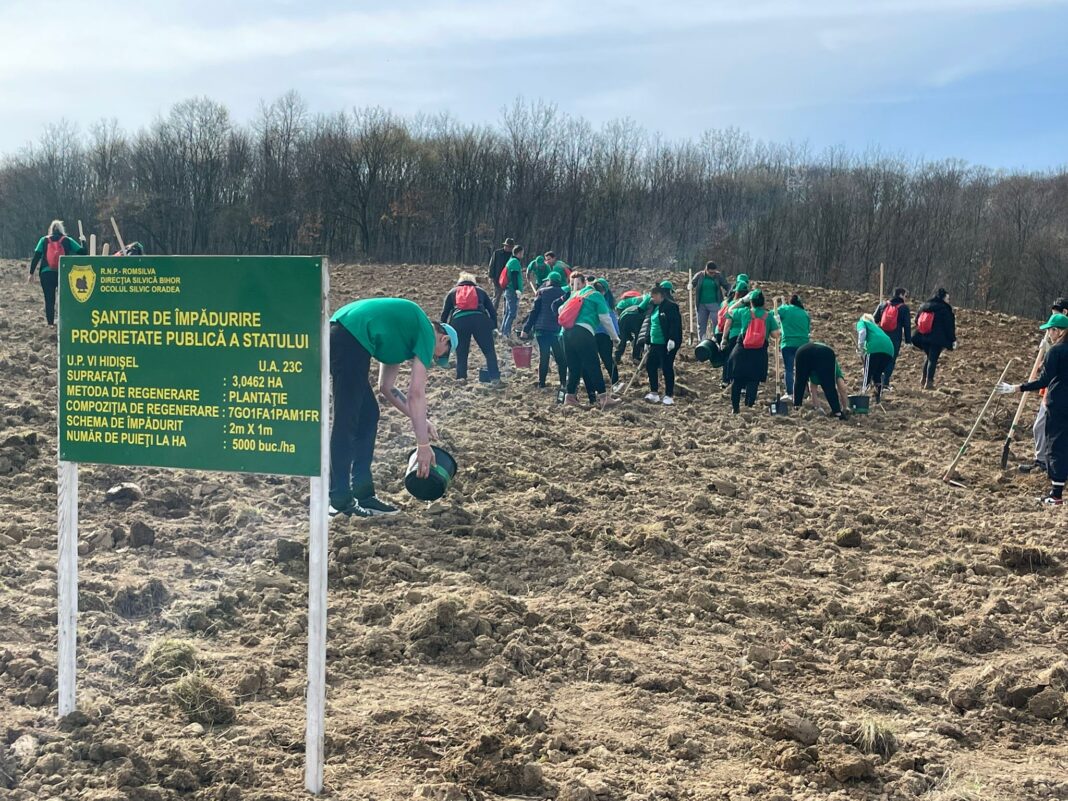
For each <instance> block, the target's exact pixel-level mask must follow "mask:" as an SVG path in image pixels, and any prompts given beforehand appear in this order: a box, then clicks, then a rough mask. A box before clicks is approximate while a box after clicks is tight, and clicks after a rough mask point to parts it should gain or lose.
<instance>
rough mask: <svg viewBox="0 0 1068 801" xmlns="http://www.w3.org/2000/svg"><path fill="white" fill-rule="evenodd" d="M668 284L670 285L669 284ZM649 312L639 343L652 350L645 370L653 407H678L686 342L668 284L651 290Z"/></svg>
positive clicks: (680, 317)
mask: <svg viewBox="0 0 1068 801" xmlns="http://www.w3.org/2000/svg"><path fill="white" fill-rule="evenodd" d="M665 283H668V282H665ZM649 297H650V303H649V311H648V313H647V314H646V316H645V321H644V322H643V323H642V329H641V332H640V333H639V334H638V341H639V342H640V343H642V344H643V345H646V346H648V348H649V356H648V358H647V359H646V362H645V370H646V373H647V374H648V376H649V393H648V394H647V395H646V396H645V399H646V400H647V401H648V402H649V403H661V402H662V403H663V404H664V405H665V406H671V405H673V404H674V403H675V356H677V355H678V352H679V344H680V343H681V342H682V313H681V312H680V311H679V304H678V303H676V302H675V301H674V299H673V298H672V297H671V293H670V291H669V290H667V289H665V288H664V284H657V285H656V286H654V287H653V288H652V289H651V290H649ZM661 372H663V374H664V397H663V399H662V400H661V397H660V373H661Z"/></svg>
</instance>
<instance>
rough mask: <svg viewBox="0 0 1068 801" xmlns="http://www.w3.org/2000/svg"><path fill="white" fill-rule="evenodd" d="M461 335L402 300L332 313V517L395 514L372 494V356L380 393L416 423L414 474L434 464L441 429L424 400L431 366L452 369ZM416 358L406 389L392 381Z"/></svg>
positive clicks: (374, 434)
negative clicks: (435, 442)
mask: <svg viewBox="0 0 1068 801" xmlns="http://www.w3.org/2000/svg"><path fill="white" fill-rule="evenodd" d="M458 343H459V338H458V336H457V334H456V330H455V329H454V328H453V327H452V326H451V325H449V324H447V323H438V322H431V320H430V318H429V317H427V315H426V312H424V311H423V310H422V309H421V308H419V305H418V304H416V303H414V302H412V301H410V300H407V299H405V298H369V299H367V300H357V301H355V302H354V303H349V304H348V305H347V306H342V307H341V308H340V309H338V310H337V311H336V312H334V316H333V317H331V318H330V378H331V380H332V384H333V395H334V413H333V416H332V423H333V425H332V426H331V429H330V510H329V511H330V514H332V515H336V514H343V515H349V516H356V517H374V516H376V515H391V514H396V513H397V507H395V506H392V505H391V504H388V503H386V502H385V501H382V500H380V499H379V498H378V496H377V495H375V486H374V480H373V479H372V478H371V462H372V461H373V460H374V454H375V439H377V437H378V416H379V410H378V400H377V398H376V397H375V392H374V390H372V389H371V382H370V380H369V373H370V370H371V359H375V360H377V361H378V363H379V364H380V365H381V367H380V369H379V373H378V394H379V395H381V396H382V397H383V398H385V399H386V400H387V401H389V403H390V405H392V406H393V407H394V408H395V409H397V410H398V411H399V412H400V413H401V414H403V415H404V416H405V417H407V418H408V419H409V420H411V422H412V431H413V432H414V433H415V444H416V449H415V459H416V474H417V475H418V476H419V477H420V478H426V476H427V475H429V473H430V468H431V467H433V465H434V462H435V459H434V450H433V448H432V447H431V444H430V443H431V441H433V440H435V439H437V436H438V434H437V430H436V429H435V428H434V426H433V424H432V423H431V422H430V417H429V415H428V414H427V404H426V379H427V371H428V370H430V368H431V367H432V366H433V365H435V364H436V365H438V366H439V367H448V366H449V354H450V353H451V352H452V351H453V350H455V349H456V346H457V344H458ZM406 362H410V363H411V378H410V380H409V383H408V394H407V395H405V394H404V393H403V392H401V391H400V390H399V389H397V387H396V386H395V384H396V380H397V374H398V373H399V372H400V366H401V365H402V364H405V363H406Z"/></svg>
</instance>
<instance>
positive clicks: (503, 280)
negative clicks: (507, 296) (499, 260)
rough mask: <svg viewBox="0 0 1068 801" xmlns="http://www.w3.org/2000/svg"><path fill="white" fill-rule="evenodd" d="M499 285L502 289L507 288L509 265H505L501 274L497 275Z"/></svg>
mask: <svg viewBox="0 0 1068 801" xmlns="http://www.w3.org/2000/svg"><path fill="white" fill-rule="evenodd" d="M497 286H499V287H500V288H501V289H507V288H508V268H507V267H505V268H504V269H503V270H501V274H500V275H498V276H497Z"/></svg>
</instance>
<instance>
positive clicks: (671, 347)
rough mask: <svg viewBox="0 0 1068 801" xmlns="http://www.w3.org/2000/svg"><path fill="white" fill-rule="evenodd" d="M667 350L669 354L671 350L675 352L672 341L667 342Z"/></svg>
mask: <svg viewBox="0 0 1068 801" xmlns="http://www.w3.org/2000/svg"><path fill="white" fill-rule="evenodd" d="M667 349H668V353H671V352H672V351H673V350H675V340H674V339H669V340H668V341H667Z"/></svg>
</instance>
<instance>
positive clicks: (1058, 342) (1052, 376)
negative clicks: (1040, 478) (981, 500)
mask: <svg viewBox="0 0 1068 801" xmlns="http://www.w3.org/2000/svg"><path fill="white" fill-rule="evenodd" d="M1041 329H1042V330H1043V331H1048V332H1049V340H1050V344H1051V345H1052V347H1051V348H1050V349H1049V353H1047V354H1046V359H1045V361H1044V362H1043V363H1042V372H1041V373H1040V374H1039V376H1038V378H1036V379H1035V380H1034V381H1028V382H1026V383H1024V384H1006V383H1005V382H1002V383H1000V384H998V387H997V389H998V392H1000V393H1002V394H1007V393H1010V392H1037V391H1038V390H1040V389H1044V390H1046V443H1047V445H1046V447H1047V448H1048V454H1049V456H1048V460H1047V465H1046V474H1047V475H1048V476H1049V480H1050V490H1049V495H1047V496H1046V497H1045V498H1043V499H1042V503H1044V504H1046V505H1047V506H1060V505H1062V504H1063V503H1064V483H1065V481H1068V316H1065V315H1063V314H1053V315H1050V318H1049V320H1047V321H1046V323H1045V324H1044V325H1042V326H1041Z"/></svg>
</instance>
